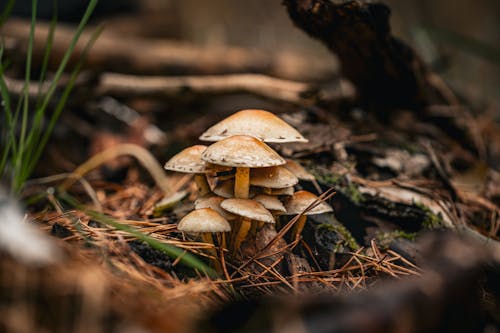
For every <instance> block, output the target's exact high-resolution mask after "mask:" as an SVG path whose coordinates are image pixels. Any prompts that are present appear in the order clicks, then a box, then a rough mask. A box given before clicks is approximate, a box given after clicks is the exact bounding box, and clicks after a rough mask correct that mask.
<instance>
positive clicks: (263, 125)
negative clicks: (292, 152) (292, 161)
mask: <svg viewBox="0 0 500 333" xmlns="http://www.w3.org/2000/svg"><path fill="white" fill-rule="evenodd" d="M233 135H250V136H253V137H255V138H257V139H260V140H262V141H264V142H276V143H283V142H307V141H308V140H307V139H306V138H304V137H303V136H302V134H300V133H299V132H298V131H297V130H296V129H295V128H293V127H292V126H290V125H289V124H287V123H286V122H285V121H283V120H282V119H281V118H279V117H277V116H276V115H274V114H273V113H271V112H269V111H265V110H241V111H239V112H236V113H235V114H233V115H231V116H229V117H227V118H226V119H224V120H222V121H220V122H219V123H217V124H215V125H214V126H212V127H210V128H209V129H208V130H206V131H205V132H204V133H203V134H202V135H201V136H200V140H202V141H219V140H223V139H225V138H228V137H231V136H233Z"/></svg>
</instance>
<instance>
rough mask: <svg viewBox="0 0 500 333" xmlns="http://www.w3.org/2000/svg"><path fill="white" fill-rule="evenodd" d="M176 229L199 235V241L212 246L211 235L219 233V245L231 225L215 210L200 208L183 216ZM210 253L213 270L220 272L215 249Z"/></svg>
mask: <svg viewBox="0 0 500 333" xmlns="http://www.w3.org/2000/svg"><path fill="white" fill-rule="evenodd" d="M177 229H178V230H180V231H183V232H187V233H194V234H200V235H201V239H202V240H203V241H204V242H205V243H208V244H214V240H213V237H212V233H220V234H221V239H222V241H221V243H224V242H225V241H224V232H228V231H231V225H230V224H229V222H228V221H227V220H226V219H225V218H224V217H222V216H221V214H219V213H217V212H216V211H215V210H213V209H211V208H202V209H197V210H193V211H192V212H190V213H189V214H187V215H186V216H184V217H183V218H182V219H181V220H180V222H179V224H178V225H177ZM210 252H211V254H212V255H213V256H214V258H215V260H214V264H215V268H216V270H217V271H218V272H220V265H219V263H218V262H217V251H216V250H215V248H212V249H211V250H210Z"/></svg>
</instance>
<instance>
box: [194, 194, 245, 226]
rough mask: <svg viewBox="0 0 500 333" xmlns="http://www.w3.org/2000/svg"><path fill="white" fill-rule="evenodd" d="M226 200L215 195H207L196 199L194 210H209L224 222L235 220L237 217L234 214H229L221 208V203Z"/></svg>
mask: <svg viewBox="0 0 500 333" xmlns="http://www.w3.org/2000/svg"><path fill="white" fill-rule="evenodd" d="M224 200H226V199H225V198H223V197H219V196H217V195H208V196H205V197H202V198H198V199H197V200H196V201H195V202H194V208H195V209H203V208H211V209H213V210H215V211H216V212H217V213H219V214H220V215H221V216H222V217H223V218H225V219H226V220H228V221H230V220H235V219H236V218H237V217H236V215H234V214H231V213H229V212H228V211H226V210H224V209H223V208H222V207H221V205H220V204H221V203H222V201H224Z"/></svg>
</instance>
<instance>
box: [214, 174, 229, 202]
mask: <svg viewBox="0 0 500 333" xmlns="http://www.w3.org/2000/svg"><path fill="white" fill-rule="evenodd" d="M212 191H213V192H214V193H215V194H217V195H218V196H221V197H223V198H226V199H229V198H233V197H234V178H233V179H228V180H224V181H218V182H217V185H215V187H214V189H213V190H212Z"/></svg>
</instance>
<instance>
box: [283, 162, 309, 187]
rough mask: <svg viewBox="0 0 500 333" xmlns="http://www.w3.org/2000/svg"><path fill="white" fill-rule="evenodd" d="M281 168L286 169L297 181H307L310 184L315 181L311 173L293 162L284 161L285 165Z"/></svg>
mask: <svg viewBox="0 0 500 333" xmlns="http://www.w3.org/2000/svg"><path fill="white" fill-rule="evenodd" d="M283 167H284V168H286V169H288V171H290V172H291V173H293V174H294V175H295V177H297V178H298V179H301V180H307V181H310V182H312V181H314V180H316V178H315V177H314V176H313V174H312V173H310V172H309V171H307V170H306V169H305V168H304V167H303V166H302V165H300V164H299V163H297V162H295V161H293V160H286V164H285V165H283Z"/></svg>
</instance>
